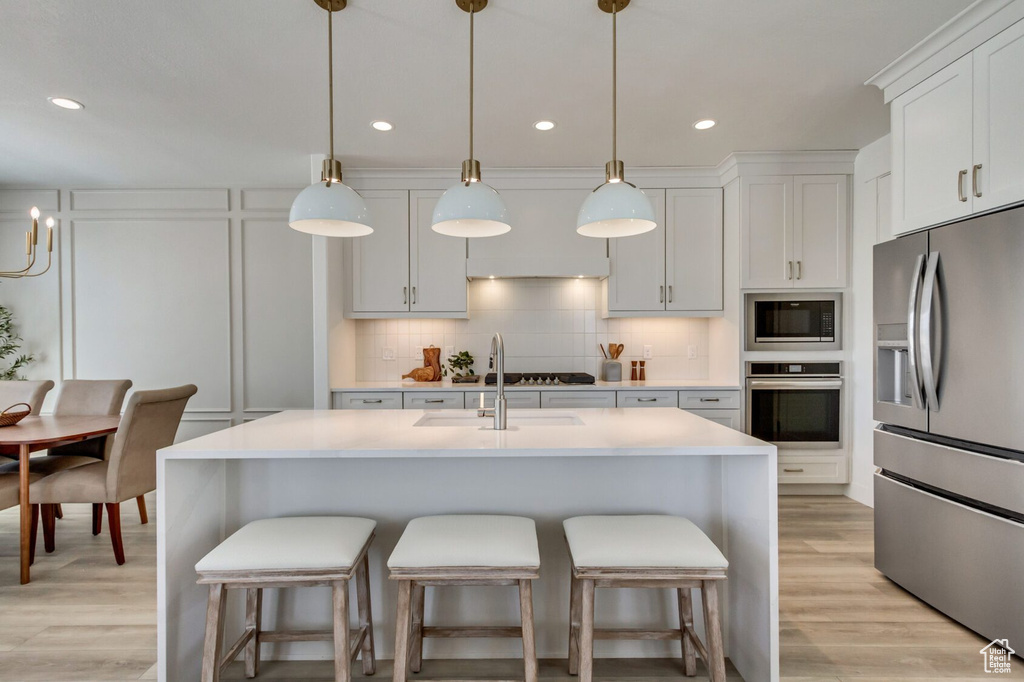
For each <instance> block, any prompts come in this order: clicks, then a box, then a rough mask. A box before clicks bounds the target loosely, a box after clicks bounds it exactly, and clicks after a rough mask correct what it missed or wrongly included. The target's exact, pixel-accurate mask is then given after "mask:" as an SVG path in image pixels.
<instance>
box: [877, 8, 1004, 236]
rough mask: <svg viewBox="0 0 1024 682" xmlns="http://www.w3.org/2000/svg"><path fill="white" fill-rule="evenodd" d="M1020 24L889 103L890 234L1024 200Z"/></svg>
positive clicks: (928, 225) (905, 231)
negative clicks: (891, 226) (891, 225)
mask: <svg viewBox="0 0 1024 682" xmlns="http://www.w3.org/2000/svg"><path fill="white" fill-rule="evenodd" d="M1021 111H1024V22H1018V23H1017V24H1014V25H1012V26H1010V27H1009V28H1007V29H1006V30H1004V31H1002V32H1001V33H999V34H997V35H996V36H995V37H993V38H992V39H990V40H989V41H987V42H986V43H984V44H982V45H981V46H979V47H978V48H976V49H975V50H974V51H973V52H971V53H968V54H967V55H965V56H963V57H961V58H960V59H958V60H957V61H955V62H953V63H952V64H950V65H949V66H947V67H946V68H944V69H942V70H941V71H939V72H938V73H936V74H934V75H932V76H931V77H929V78H928V79H926V80H925V81H923V82H921V83H919V84H918V85H916V86H914V87H913V88H911V89H910V90H908V91H907V92H905V93H903V94H901V95H900V96H899V97H897V98H895V99H894V100H893V101H892V132H893V196H892V200H893V232H894V234H904V233H907V232H911V231H913V230H917V229H920V228H923V227H930V226H933V225H937V224H940V223H944V222H948V221H951V220H956V219H958V218H962V217H965V216H968V215H971V214H972V213H976V212H979V211H987V210H989V209H992V208H996V207H999V206H1004V205H1007V204H1011V203H1015V202H1018V201H1021V200H1024V135H1022V134H1021V125H1020V117H1021Z"/></svg>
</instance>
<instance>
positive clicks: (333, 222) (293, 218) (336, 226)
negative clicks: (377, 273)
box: [288, 0, 373, 237]
mask: <svg viewBox="0 0 1024 682" xmlns="http://www.w3.org/2000/svg"><path fill="white" fill-rule="evenodd" d="M314 1H315V2H316V4H317V5H319V6H320V7H322V8H324V9H325V10H327V83H328V98H329V100H330V107H329V110H330V112H329V117H330V125H329V128H330V135H331V150H330V151H331V154H330V156H329V157H328V158H327V159H325V160H324V163H323V170H322V172H321V175H320V182H318V183H316V184H313V185H310V186H309V187H307V188H306V189H304V190H302V191H301V192H300V193H299V196H297V197H295V201H294V202H293V203H292V210H291V212H290V213H289V214H288V225H289V227H291V228H292V229H293V230H298V231H299V232H306V233H308V234H315V235H321V236H324V237H362V236H365V235H368V234H371V233H372V232H373V227H371V226H370V209H369V208H367V206H366V202H365V201H363V198H362V197H361V196H359V193H358V192H356V191H355V190H354V189H352V188H351V187H349V186H348V185H345V184H344V183H342V181H341V162H340V161H338V160H337V159H336V158H335V157H334V32H333V25H334V13H335V12H340V11H341V10H343V9H345V6H346V5H347V4H348V0H314Z"/></svg>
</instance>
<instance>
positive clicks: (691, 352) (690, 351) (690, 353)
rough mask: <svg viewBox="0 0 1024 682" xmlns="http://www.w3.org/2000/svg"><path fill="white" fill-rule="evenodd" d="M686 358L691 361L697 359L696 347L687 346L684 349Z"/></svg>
mask: <svg viewBox="0 0 1024 682" xmlns="http://www.w3.org/2000/svg"><path fill="white" fill-rule="evenodd" d="M686 357H688V358H690V359H691V360H693V359H694V358H696V357H697V346H694V345H692V344H691V345H689V346H687V347H686Z"/></svg>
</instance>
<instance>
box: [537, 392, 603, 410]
mask: <svg viewBox="0 0 1024 682" xmlns="http://www.w3.org/2000/svg"><path fill="white" fill-rule="evenodd" d="M540 406H541V407H542V408H552V407H561V408H586V407H615V391H543V392H542V393H541V394H540Z"/></svg>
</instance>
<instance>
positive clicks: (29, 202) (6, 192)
mask: <svg viewBox="0 0 1024 682" xmlns="http://www.w3.org/2000/svg"><path fill="white" fill-rule="evenodd" d="M33 206H37V207H38V208H39V210H40V211H42V212H43V213H44V214H45V213H46V212H47V211H59V210H60V192H58V191H57V190H55V189H0V213H8V212H10V213H25V214H27V213H28V212H29V209H31V208H32V207H33Z"/></svg>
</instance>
